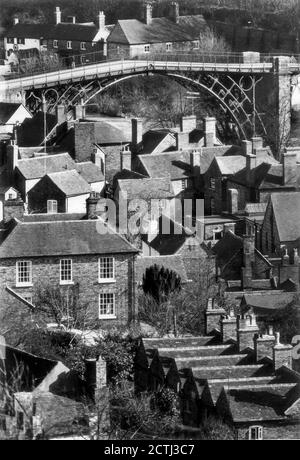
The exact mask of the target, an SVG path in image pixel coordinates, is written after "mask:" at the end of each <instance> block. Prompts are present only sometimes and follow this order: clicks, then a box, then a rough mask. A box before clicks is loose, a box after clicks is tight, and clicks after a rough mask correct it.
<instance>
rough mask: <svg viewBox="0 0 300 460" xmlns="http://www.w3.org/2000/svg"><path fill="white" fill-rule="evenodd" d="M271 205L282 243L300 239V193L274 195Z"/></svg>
mask: <svg viewBox="0 0 300 460" xmlns="http://www.w3.org/2000/svg"><path fill="white" fill-rule="evenodd" d="M271 204H272V206H273V212H274V218H275V221H276V225H277V230H278V233H279V239H280V241H281V242H288V241H296V240H297V239H298V238H300V192H288V193H287V192H286V193H273V194H272V195H271Z"/></svg>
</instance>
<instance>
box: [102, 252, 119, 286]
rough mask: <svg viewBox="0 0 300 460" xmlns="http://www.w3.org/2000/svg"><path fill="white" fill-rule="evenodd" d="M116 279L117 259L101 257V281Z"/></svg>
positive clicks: (107, 281)
mask: <svg viewBox="0 0 300 460" xmlns="http://www.w3.org/2000/svg"><path fill="white" fill-rule="evenodd" d="M114 281H115V260H114V258H113V257H101V258H100V259H99V282H100V283H109V282H114Z"/></svg>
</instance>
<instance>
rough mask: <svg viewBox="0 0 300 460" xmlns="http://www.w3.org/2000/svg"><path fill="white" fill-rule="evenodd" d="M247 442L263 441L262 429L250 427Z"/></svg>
mask: <svg viewBox="0 0 300 460" xmlns="http://www.w3.org/2000/svg"><path fill="white" fill-rule="evenodd" d="M249 440H250V441H262V440H263V427H262V426H250V428H249Z"/></svg>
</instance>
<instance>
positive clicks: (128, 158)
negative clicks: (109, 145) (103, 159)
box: [121, 146, 132, 171]
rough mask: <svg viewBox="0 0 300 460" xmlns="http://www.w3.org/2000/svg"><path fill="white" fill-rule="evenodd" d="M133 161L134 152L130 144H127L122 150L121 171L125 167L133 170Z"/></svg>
mask: <svg viewBox="0 0 300 460" xmlns="http://www.w3.org/2000/svg"><path fill="white" fill-rule="evenodd" d="M131 163H132V153H131V150H130V148H129V146H126V147H124V148H123V149H122V150H121V171H123V169H127V170H129V171H131Z"/></svg>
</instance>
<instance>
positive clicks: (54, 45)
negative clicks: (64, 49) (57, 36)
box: [53, 40, 58, 48]
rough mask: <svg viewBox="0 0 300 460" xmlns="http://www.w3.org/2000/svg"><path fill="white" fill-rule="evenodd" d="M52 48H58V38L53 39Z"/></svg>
mask: <svg viewBox="0 0 300 460" xmlns="http://www.w3.org/2000/svg"><path fill="white" fill-rule="evenodd" d="M53 48H58V40H53Z"/></svg>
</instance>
